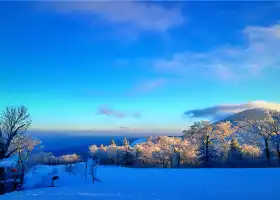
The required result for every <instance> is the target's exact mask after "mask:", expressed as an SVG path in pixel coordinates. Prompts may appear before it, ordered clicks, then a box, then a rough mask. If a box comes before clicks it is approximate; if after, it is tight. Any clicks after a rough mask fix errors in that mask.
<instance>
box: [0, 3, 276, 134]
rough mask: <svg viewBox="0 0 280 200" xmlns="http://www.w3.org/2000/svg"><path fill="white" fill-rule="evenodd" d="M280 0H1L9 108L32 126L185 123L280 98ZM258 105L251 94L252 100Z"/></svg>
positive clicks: (0, 58)
mask: <svg viewBox="0 0 280 200" xmlns="http://www.w3.org/2000/svg"><path fill="white" fill-rule="evenodd" d="M279 10H280V4H279V3H274V2H269V3H261V2H255V3H253V2H248V3H245V2H232V3H229V2H216V3H214V2H204V3H202V2H194V3H185V2H178V3H174V2H166V3H160V2H153V3H148V2H135V1H126V2H83V3H79V2H71V3H70V2H64V3H61V2H40V1H37V2H0V81H1V84H0V92H1V93H0V95H1V97H0V110H2V109H3V108H5V107H6V106H16V105H21V104H23V105H25V106H26V107H27V108H28V109H29V111H30V113H31V115H32V119H33V124H32V127H31V128H32V129H46V130H48V129H50V130H76V129H77V130H90V129H97V130H105V129H106V130H107V129H110V130H111V129H112V130H120V129H128V128H129V129H132V130H138V129H141V130H148V131H153V130H175V131H177V130H178V131H180V130H182V129H183V128H185V127H187V126H188V124H189V123H190V122H191V121H192V119H190V118H186V117H183V114H184V112H185V111H188V110H193V109H200V108H201V109H203V108H207V107H211V106H215V105H221V104H234V105H240V104H241V105H243V104H246V103H248V102H252V101H256V100H263V101H266V102H274V103H276V104H277V102H280V92H279V86H280V79H279V75H280V65H279V64H280V12H279ZM249 104H250V103H249Z"/></svg>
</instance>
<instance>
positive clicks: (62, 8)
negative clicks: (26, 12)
mask: <svg viewBox="0 0 280 200" xmlns="http://www.w3.org/2000/svg"><path fill="white" fill-rule="evenodd" d="M50 8H51V9H53V10H55V11H56V12H59V13H65V14H71V13H85V14H90V16H91V17H92V18H93V19H94V17H96V16H98V17H100V18H102V19H104V20H106V21H108V22H111V23H118V24H120V23H124V24H126V25H127V24H128V25H131V26H132V27H133V28H135V29H137V30H151V31H166V30H168V29H169V28H172V27H174V26H178V25H181V24H182V23H183V21H184V17H183V15H182V13H181V11H180V10H179V9H177V8H173V9H168V8H165V7H164V6H162V5H161V4H160V3H159V2H157V3H148V2H135V1H111V2H108V1H107V2H106V1H82V2H81V1H74V2H52V4H51V7H50Z"/></svg>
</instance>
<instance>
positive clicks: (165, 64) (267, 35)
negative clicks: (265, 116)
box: [154, 22, 280, 80]
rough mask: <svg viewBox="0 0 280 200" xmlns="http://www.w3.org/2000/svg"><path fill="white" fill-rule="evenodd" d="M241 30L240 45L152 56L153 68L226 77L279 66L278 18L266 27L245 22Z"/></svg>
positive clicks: (279, 26)
mask: <svg viewBox="0 0 280 200" xmlns="http://www.w3.org/2000/svg"><path fill="white" fill-rule="evenodd" d="M243 34H244V38H245V41H246V43H245V44H244V45H243V46H225V47H219V48H217V49H214V50H212V51H207V52H180V53H175V54H174V55H173V57H172V58H171V59H160V60H156V61H155V62H154V68H155V69H156V70H157V71H158V72H161V73H164V72H166V73H174V74H177V75H179V76H186V75H188V74H190V75H192V76H194V75H198V76H200V75H204V76H214V77H219V78H222V79H226V80H228V79H236V78H238V79H239V78H244V77H245V78H246V77H248V75H255V74H259V73H260V72H261V71H263V70H265V69H267V68H273V67H279V66H280V22H279V23H277V24H275V25H272V26H268V27H260V26H248V27H246V28H245V29H244V30H243Z"/></svg>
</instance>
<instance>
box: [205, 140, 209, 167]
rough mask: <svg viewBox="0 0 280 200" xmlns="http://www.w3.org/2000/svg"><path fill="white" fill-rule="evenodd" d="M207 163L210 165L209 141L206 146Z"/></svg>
mask: <svg viewBox="0 0 280 200" xmlns="http://www.w3.org/2000/svg"><path fill="white" fill-rule="evenodd" d="M205 151H206V152H205V161H206V163H208V161H209V144H208V141H207V142H206V145H205Z"/></svg>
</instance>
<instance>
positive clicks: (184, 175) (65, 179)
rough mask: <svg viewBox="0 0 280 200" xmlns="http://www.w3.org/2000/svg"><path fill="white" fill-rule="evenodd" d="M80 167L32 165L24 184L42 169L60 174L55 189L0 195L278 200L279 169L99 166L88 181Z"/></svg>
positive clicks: (27, 199)
mask: <svg viewBox="0 0 280 200" xmlns="http://www.w3.org/2000/svg"><path fill="white" fill-rule="evenodd" d="M82 165H83V164H80V166H78V167H77V166H76V168H75V167H74V168H73V170H74V172H75V174H76V175H70V176H69V175H67V174H65V172H64V170H63V167H64V166H61V167H56V168H57V169H56V170H53V169H50V168H51V167H49V166H42V167H41V169H40V167H39V168H38V169H36V171H37V177H36V175H33V176H32V175H31V174H29V175H28V176H29V177H27V179H26V184H27V185H28V184H29V186H34V179H39V178H40V177H41V178H42V177H45V176H43V175H42V172H46V171H52V173H53V174H49V176H52V175H54V174H58V175H60V179H59V180H58V181H57V183H56V185H59V186H60V187H57V188H39V189H29V190H25V191H21V192H14V193H10V194H5V195H3V196H1V197H0V199H1V200H14V199H17V200H33V199H34V200H35V199H36V200H37V199H40V200H56V199H57V200H58V199H60V200H72V199H73V200H74V199H75V200H79V199H82V200H87V199H94V200H109V199H124V200H130V199H134V200H140V199H141V200H144V199H145V200H149V199H151V200H156V199H166V200H167V199H168V200H171V199H172V200H176V199H191V200H195V199H203V200H207V199H211V200H218V199H221V200H236V199H244V200H262V199H269V200H274V199H275V200H279V199H280V196H279V186H280V185H279V177H280V169H134V168H122V167H105V166H101V167H99V169H98V177H99V178H100V179H101V180H102V182H96V183H94V184H92V182H91V176H88V178H87V179H85V177H84V170H83V169H84V168H83V166H82ZM59 168H60V169H59ZM40 174H41V175H40ZM41 181H42V180H41ZM28 182H29V183H28ZM37 182H38V183H40V181H37ZM48 184H50V183H48ZM27 185H26V186H27ZM39 185H40V184H39ZM39 185H38V186H39ZM26 188H28V187H26Z"/></svg>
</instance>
